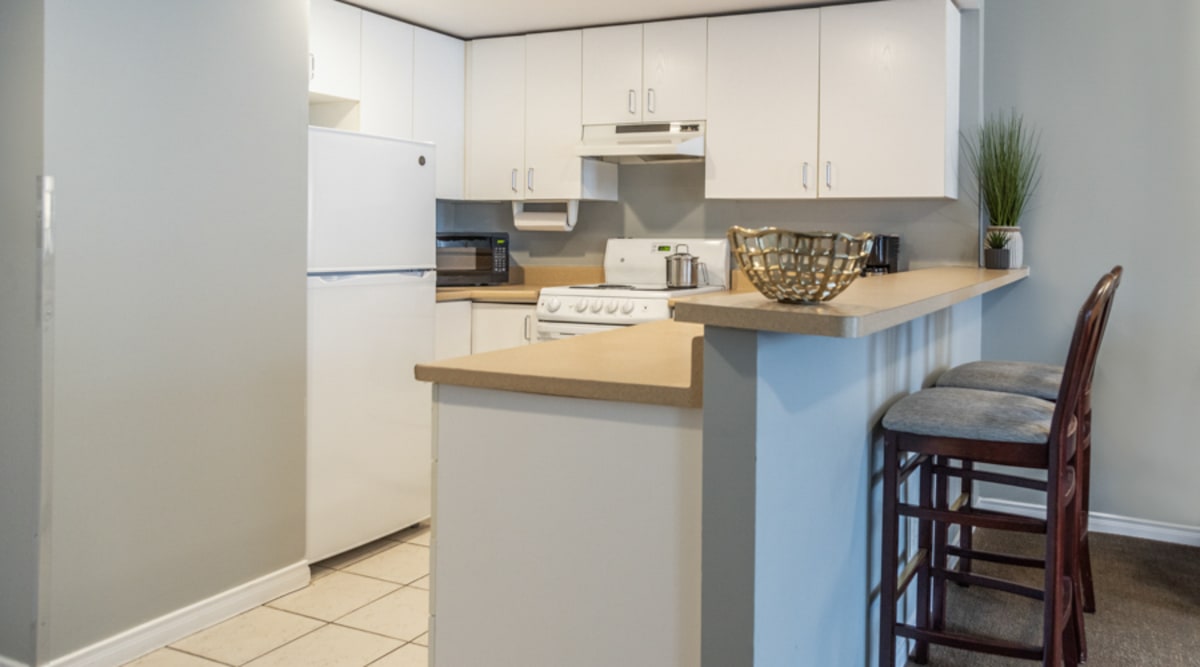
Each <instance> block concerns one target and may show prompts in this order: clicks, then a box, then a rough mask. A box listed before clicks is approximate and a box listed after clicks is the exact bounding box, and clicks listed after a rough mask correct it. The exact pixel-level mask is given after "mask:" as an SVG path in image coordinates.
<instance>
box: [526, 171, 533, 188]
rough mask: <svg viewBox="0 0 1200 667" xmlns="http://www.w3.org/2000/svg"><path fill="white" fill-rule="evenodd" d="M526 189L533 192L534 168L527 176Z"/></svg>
mask: <svg viewBox="0 0 1200 667" xmlns="http://www.w3.org/2000/svg"><path fill="white" fill-rule="evenodd" d="M525 189H526V190H529V191H530V192H533V167H530V168H529V172H528V173H526V174H525Z"/></svg>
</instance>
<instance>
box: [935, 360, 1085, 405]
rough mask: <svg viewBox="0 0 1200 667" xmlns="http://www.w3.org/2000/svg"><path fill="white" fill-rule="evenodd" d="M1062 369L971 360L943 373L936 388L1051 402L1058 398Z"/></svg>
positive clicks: (1060, 367)
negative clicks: (1002, 392) (1002, 394)
mask: <svg viewBox="0 0 1200 667" xmlns="http://www.w3.org/2000/svg"><path fill="white" fill-rule="evenodd" d="M1062 374H1063V367H1062V366H1056V365H1054V364H1036V363H1033V362H1028V361H972V362H970V363H967V364H963V365H961V366H955V367H954V368H951V369H950V370H948V371H946V372H945V373H942V376H941V377H939V378H938V380H937V383H936V384H937V386H939V387H963V388H965V389H987V390H989V391H1006V392H1008V393H1010V394H1022V395H1024V396H1036V397H1037V398H1044V399H1046V400H1048V401H1053V400H1055V399H1057V398H1058V385H1059V384H1061V383H1062Z"/></svg>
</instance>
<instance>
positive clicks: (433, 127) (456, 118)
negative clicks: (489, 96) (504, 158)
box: [412, 28, 466, 199]
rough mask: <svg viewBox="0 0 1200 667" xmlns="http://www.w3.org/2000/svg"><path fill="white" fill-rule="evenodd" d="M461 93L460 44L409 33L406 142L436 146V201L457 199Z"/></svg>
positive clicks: (463, 76) (459, 190) (463, 113)
mask: <svg viewBox="0 0 1200 667" xmlns="http://www.w3.org/2000/svg"><path fill="white" fill-rule="evenodd" d="M465 93H466V44H465V43H464V42H463V41H462V40H461V39H456V38H454V37H449V36H446V35H443V34H440V33H436V32H433V31H432V30H426V29H424V28H414V35H413V130H412V132H413V133H412V138H413V139H415V140H417V141H432V142H433V143H434V144H437V196H438V199H462V198H463V160H464V150H463V148H464V146H463V142H464V131H465V124H466V123H465V118H466V99H465Z"/></svg>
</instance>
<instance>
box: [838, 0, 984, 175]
mask: <svg viewBox="0 0 1200 667" xmlns="http://www.w3.org/2000/svg"><path fill="white" fill-rule="evenodd" d="M820 11H821V98H820V99H821V102H820V104H821V111H820V113H821V157H820V159H821V175H820V188H821V197H957V196H958V186H957V183H958V179H957V174H958V74H959V41H960V40H959V14H958V10H957V9H956V8H955V7H954V5H953V4H951V2H950V0H891V1H890V2H872V3H866V4H859V5H839V6H833V7H823V8H821V10H820Z"/></svg>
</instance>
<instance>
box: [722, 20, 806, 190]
mask: <svg viewBox="0 0 1200 667" xmlns="http://www.w3.org/2000/svg"><path fill="white" fill-rule="evenodd" d="M820 28H821V20H820V10H817V9H808V10H797V11H787V12H773V13H770V14H746V15H742V16H725V17H720V18H712V19H709V20H708V125H707V131H706V136H705V142H706V146H705V159H704V180H705V183H704V186H705V187H704V192H705V196H706V197H709V198H713V199H719V198H730V199H738V198H755V199H811V198H814V197H816V196H817V127H818V123H817V107H818V104H817V97H818V95H817V93H818V80H817V76H818V73H819V63H818V59H819V56H820Z"/></svg>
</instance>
